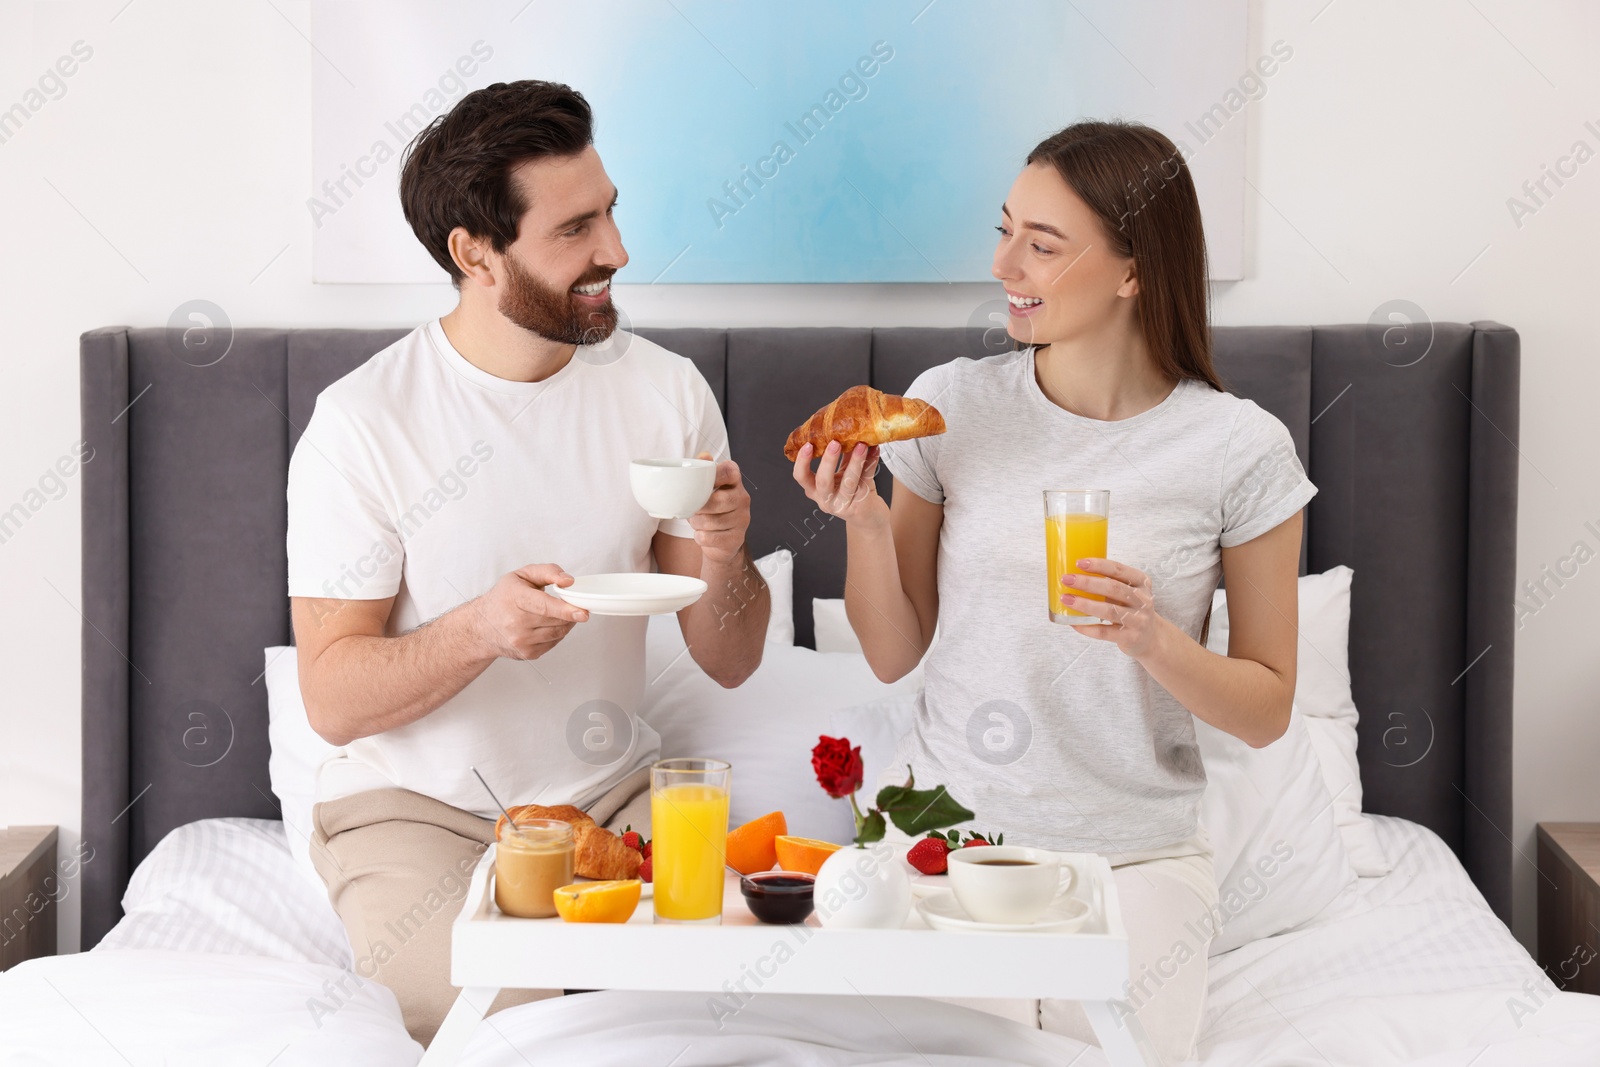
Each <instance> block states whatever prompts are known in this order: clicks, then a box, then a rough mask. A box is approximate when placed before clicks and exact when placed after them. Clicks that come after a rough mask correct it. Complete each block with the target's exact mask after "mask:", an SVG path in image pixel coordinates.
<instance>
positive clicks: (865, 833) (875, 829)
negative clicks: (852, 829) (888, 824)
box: [856, 811, 884, 845]
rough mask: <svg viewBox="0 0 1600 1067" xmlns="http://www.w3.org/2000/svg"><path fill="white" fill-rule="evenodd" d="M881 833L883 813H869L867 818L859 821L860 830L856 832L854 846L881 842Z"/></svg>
mask: <svg viewBox="0 0 1600 1067" xmlns="http://www.w3.org/2000/svg"><path fill="white" fill-rule="evenodd" d="M883 831H884V822H883V812H881V811H869V812H867V817H866V818H865V819H863V820H862V821H861V826H860V828H859V829H858V830H856V844H858V845H870V844H871V843H872V842H874V841H882V840H883Z"/></svg>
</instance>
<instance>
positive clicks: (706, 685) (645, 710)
mask: <svg viewBox="0 0 1600 1067" xmlns="http://www.w3.org/2000/svg"><path fill="white" fill-rule="evenodd" d="M683 653H684V644H683V635H682V634H681V633H680V631H679V629H678V624H677V620H676V619H674V618H672V617H671V616H670V615H658V616H655V617H654V618H652V619H651V620H650V625H649V628H648V630H647V631H646V637H645V680H646V681H647V682H648V683H649V685H648V686H647V688H646V689H645V695H644V702H643V704H642V705H641V707H640V709H639V718H640V719H642V720H643V721H644V722H646V723H648V724H649V725H650V726H651V727H652V728H654V729H655V731H656V733H658V734H660V735H661V755H662V756H663V757H664V758H671V757H674V756H714V757H716V758H717V759H724V760H727V761H728V762H729V763H731V764H733V789H732V796H731V797H730V811H729V816H728V822H729V825H730V826H739V825H742V824H744V823H746V822H749V821H750V820H751V819H754V818H756V817H757V816H759V815H764V814H766V813H767V812H769V811H782V812H783V813H784V816H785V819H786V821H787V822H788V825H789V832H790V833H791V834H797V835H799V836H801V837H815V838H819V839H821V840H824V841H837V842H840V843H841V844H843V843H846V842H848V841H850V840H851V839H852V837H853V836H854V834H855V820H854V819H853V818H852V816H851V814H850V804H849V802H847V801H844V800H835V799H833V798H832V797H830V796H828V794H826V793H824V792H823V791H822V787H821V786H820V785H818V784H817V779H816V776H815V775H814V774H813V773H812V770H811V749H812V748H813V747H815V746H816V743H817V738H819V737H821V736H822V735H823V734H830V735H831V734H832V730H833V712H834V711H835V710H837V709H839V708H846V707H850V706H851V705H854V704H862V703H866V702H868V701H872V700H879V699H882V698H884V697H885V696H888V695H890V694H893V693H895V692H897V691H899V692H904V691H908V690H909V691H910V692H912V693H915V687H913V686H908V685H907V683H906V681H905V680H904V679H902V680H901V681H900V682H897V683H895V684H894V685H885V684H884V683H882V682H880V681H878V679H877V678H876V677H874V676H873V673H872V668H870V667H868V666H867V661H866V658H865V657H863V656H861V655H859V654H849V653H824V652H814V651H812V650H811V649H809V648H804V647H800V646H786V645H776V644H769V645H767V646H766V648H765V649H764V650H763V652H762V660H761V666H760V667H758V668H756V671H755V673H754V674H752V675H751V676H750V677H749V678H748V679H746V680H745V683H744V684H743V685H741V686H739V687H738V688H737V689H724V688H723V687H722V686H720V685H718V684H717V683H716V682H714V681H712V680H711V679H710V678H708V677H706V674H705V672H704V671H702V670H701V669H700V667H699V666H698V665H697V664H696V663H695V662H694V660H693V659H692V658H691V657H689V656H687V655H684V654H683ZM834 736H836V735H834ZM867 788H868V790H869V791H870V789H871V780H870V779H869V780H868V782H867Z"/></svg>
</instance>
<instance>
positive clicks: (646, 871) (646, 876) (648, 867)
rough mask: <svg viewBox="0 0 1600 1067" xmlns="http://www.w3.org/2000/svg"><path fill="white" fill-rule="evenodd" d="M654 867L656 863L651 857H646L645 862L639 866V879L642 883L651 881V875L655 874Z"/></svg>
mask: <svg viewBox="0 0 1600 1067" xmlns="http://www.w3.org/2000/svg"><path fill="white" fill-rule="evenodd" d="M654 867H655V861H654V860H652V859H651V858H650V857H649V856H646V857H645V859H644V862H643V863H641V864H639V879H640V881H644V882H648V881H650V876H651V874H653V873H654Z"/></svg>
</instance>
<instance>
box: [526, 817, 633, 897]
mask: <svg viewBox="0 0 1600 1067" xmlns="http://www.w3.org/2000/svg"><path fill="white" fill-rule="evenodd" d="M507 810H509V811H510V813H511V817H512V818H514V819H516V820H518V821H519V822H520V821H521V820H523V819H559V820H560V821H561V822H564V823H570V824H571V825H572V843H573V849H572V872H573V873H574V874H576V875H577V876H578V877H580V878H595V879H599V880H601V881H607V880H612V879H621V878H637V877H638V876H639V864H641V863H642V862H644V857H643V856H642V855H640V854H639V850H638V849H636V848H629V847H628V846H627V845H625V844H623V843H622V838H620V837H618V836H617V835H616V834H614V833H612V832H611V831H610V830H607V829H606V828H605V827H603V826H597V825H595V821H594V820H593V819H591V818H589V815H588V813H587V812H585V811H584V810H583V809H582V808H575V807H573V806H572V805H571V804H557V805H556V806H554V807H546V806H545V805H543V804H518V805H515V806H514V807H511V808H509V809H507ZM505 827H506V817H505V816H504V815H502V816H500V818H499V819H497V820H495V824H494V836H495V840H497V841H498V840H499V839H500V835H501V833H503V832H504V830H505Z"/></svg>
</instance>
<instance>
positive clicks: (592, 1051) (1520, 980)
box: [0, 817, 1600, 1067]
mask: <svg viewBox="0 0 1600 1067" xmlns="http://www.w3.org/2000/svg"><path fill="white" fill-rule="evenodd" d="M1374 822H1375V823H1376V824H1377V828H1378V833H1379V835H1380V838H1381V840H1382V843H1383V846H1384V850H1385V852H1386V853H1387V854H1388V855H1389V856H1390V857H1391V858H1392V859H1393V860H1394V861H1395V869H1394V871H1393V873H1391V874H1389V875H1387V876H1385V877H1383V878H1374V879H1362V880H1361V881H1360V883H1359V884H1358V885H1357V886H1356V887H1355V888H1354V889H1353V890H1352V891H1351V892H1349V893H1347V894H1346V895H1345V896H1343V897H1341V898H1340V899H1338V900H1336V901H1335V902H1334V904H1333V905H1332V906H1330V907H1329V908H1328V909H1327V910H1326V911H1325V912H1324V913H1323V914H1322V915H1321V916H1319V918H1318V919H1317V920H1316V921H1315V922H1313V923H1311V924H1309V925H1308V926H1306V927H1303V928H1302V929H1300V930H1297V931H1293V932H1290V933H1287V934H1282V935H1279V936H1277V937H1272V938H1267V939H1264V940H1260V941H1255V942H1252V943H1250V944H1248V945H1245V946H1244V947H1242V948H1240V949H1237V950H1235V951H1233V952H1229V953H1225V954H1223V955H1220V956H1217V957H1215V958H1213V959H1212V960H1211V983H1210V992H1209V997H1208V1002H1207V1008H1206V1019H1205V1023H1204V1030H1203V1037H1202V1039H1201V1043H1200V1047H1199V1059H1198V1060H1197V1061H1196V1062H1199V1063H1204V1064H1208V1065H1241V1067H1242V1065H1247V1064H1249V1065H1262V1067H1269V1065H1270V1067H1295V1065H1302V1064H1304V1065H1308V1067H1328V1065H1333V1067H1344V1065H1346V1064H1349V1065H1360V1067H1384V1065H1399V1064H1410V1065H1417V1067H1423V1065H1425V1067H1446V1065H1453V1067H1510V1065H1517V1067H1522V1065H1527V1064H1553V1065H1557V1064H1560V1065H1564V1064H1571V1065H1573V1067H1577V1065H1585V1067H1589V1065H1595V1064H1600V998H1595V997H1588V996H1580V995H1577V994H1567V993H1557V992H1555V991H1554V990H1553V989H1552V988H1551V987H1550V986H1548V985H1546V984H1545V982H1544V978H1543V975H1542V973H1541V972H1540V970H1539V968H1538V967H1537V966H1536V965H1535V964H1534V963H1533V961H1532V960H1531V959H1529V957H1528V955H1527V954H1526V953H1525V952H1524V951H1523V950H1522V948H1521V947H1520V946H1519V945H1518V944H1517V942H1516V941H1515V940H1514V939H1513V938H1512V937H1511V935H1510V932H1509V931H1507V930H1506V928H1505V927H1504V926H1503V925H1502V924H1501V923H1500V922H1499V921H1498V920H1497V919H1495V918H1494V916H1493V915H1492V913H1490V912H1489V910H1488V908H1487V907H1486V906H1485V905H1484V903H1483V900H1482V897H1481V896H1480V895H1479V894H1478V892H1477V890H1476V889H1475V888H1474V887H1473V886H1472V885H1471V883H1470V882H1469V881H1468V879H1467V878H1466V875H1465V873H1464V872H1463V871H1462V870H1461V868H1460V865H1459V864H1458V863H1457V862H1456V860H1455V858H1454V856H1453V855H1452V854H1451V853H1450V851H1449V849H1448V848H1446V847H1445V845H1444V844H1443V843H1442V842H1441V841H1440V840H1439V839H1438V838H1437V837H1435V836H1434V835H1433V834H1431V833H1430V832H1428V831H1427V830H1424V829H1422V828H1421V827H1418V826H1415V825H1414V824H1411V823H1407V822H1404V821H1402V820H1399V819H1386V818H1381V817H1378V818H1375V819H1374ZM285 856H287V853H285ZM283 877H284V878H285V879H286V880H295V882H296V884H299V885H302V886H303V884H304V883H303V881H298V880H297V876H296V875H295V874H294V872H293V871H292V869H290V867H289V865H288V863H287V860H286V861H285V864H284V872H283ZM285 893H286V894H288V893H290V890H289V889H288V888H287V886H286V887H285ZM172 906H173V905H171V904H170V902H169V903H168V905H167V907H168V910H169V912H170V910H171V908H172ZM326 918H327V919H328V920H330V921H335V922H336V920H333V919H332V916H331V914H329V915H327V916H326ZM139 919H140V915H139V914H132V913H131V914H130V918H129V919H126V920H124V923H125V924H129V925H128V926H127V927H126V928H123V927H119V936H118V937H117V938H116V939H113V940H114V943H115V944H116V945H118V946H120V947H117V948H107V949H105V950H96V951H94V952H90V953H86V954H83V955H80V956H70V957H59V958H54V959H44V960H36V961H32V962H30V963H26V964H23V965H22V966H20V967H17V968H14V969H13V970H11V971H9V972H6V973H5V974H3V975H0V1064H6V1065H11V1064H73V1065H77V1064H88V1065H93V1064H134V1065H137V1067H144V1065H146V1064H149V1065H152V1067H154V1065H159V1064H172V1065H179V1064H234V1063H237V1064H250V1065H254V1067H267V1065H268V1064H271V1065H272V1067H283V1065H289V1064H352V1065H357V1067H361V1065H366V1064H412V1063H415V1062H416V1060H417V1059H418V1058H419V1057H420V1055H421V1050H420V1049H419V1048H418V1047H417V1045H416V1044H415V1043H414V1042H412V1041H411V1040H410V1039H409V1038H408V1037H407V1036H406V1034H405V1031H404V1030H403V1029H402V1028H401V1026H400V1021H399V1014H398V1011H397V1009H396V1007H395V1004H394V1000H393V998H392V997H391V996H390V995H389V994H388V992H387V990H385V989H383V988H382V987H381V986H378V985H376V984H375V983H368V984H367V985H366V986H365V987H363V988H361V989H359V990H354V991H353V992H343V991H338V987H339V984H340V983H339V980H340V979H341V978H342V977H343V975H344V972H343V971H342V970H341V969H340V968H339V967H338V966H336V965H331V964H330V963H328V962H326V961H325V960H321V959H319V958H318V954H319V953H325V947H323V948H319V947H317V946H316V945H315V944H313V945H311V946H309V947H308V948H307V950H306V951H305V953H303V954H302V955H301V956H300V958H297V959H271V958H266V957H263V956H260V955H245V954H242V953H241V952H238V951H230V949H241V948H242V949H244V950H245V951H250V950H251V949H250V946H252V945H258V944H260V943H261V938H260V937H256V938H253V939H251V938H242V939H240V941H239V943H238V944H232V943H230V942H228V941H226V940H224V939H223V938H222V935H221V934H213V935H211V940H210V942H209V943H207V944H205V945H203V946H200V945H190V946H188V947H189V949H190V950H188V951H173V950H170V949H151V948H145V947H141V944H140V943H141V941H142V940H148V939H149V938H150V937H153V936H155V935H154V933H151V934H148V935H147V934H146V933H144V932H143V931H144V930H145V929H149V930H151V931H155V930H156V929H157V927H156V926H154V925H151V926H148V927H141V926H140V925H139ZM168 919H169V920H170V915H169V916H168ZM168 925H170V922H169V923H168ZM162 936H170V935H166V934H164V935H162ZM323 940H324V942H325V940H326V939H325V938H324V939H323ZM195 949H203V950H195ZM254 951H260V950H259V949H255V950H254ZM284 954H285V955H294V953H293V952H285V953H284ZM343 984H344V986H345V987H346V989H349V983H348V982H346V983H343ZM330 989H331V990H335V992H332V993H330ZM329 1009H332V1010H329ZM462 1062H463V1063H465V1064H470V1065H472V1067H523V1065H524V1064H527V1063H529V1062H532V1063H540V1064H543V1063H554V1064H567V1063H581V1064H583V1065H585V1067H604V1065H610V1064H616V1065H627V1067H636V1065H639V1064H658V1065H661V1067H667V1065H671V1067H694V1065H707V1064H728V1065H734V1064H750V1063H763V1064H795V1065H800V1064H806V1065H812V1064H818V1065H820V1064H850V1065H856V1064H902V1063H903V1064H925V1065H934V1067H946V1065H954V1064H968V1063H1015V1064H1055V1065H1058V1067H1064V1065H1067V1064H1075V1065H1076V1067H1091V1065H1098V1064H1103V1063H1104V1062H1105V1060H1104V1058H1103V1056H1102V1055H1101V1053H1100V1050H1099V1049H1097V1048H1087V1049H1086V1048H1085V1047H1084V1046H1082V1045H1081V1044H1079V1043H1078V1042H1075V1041H1072V1040H1071V1039H1068V1038H1063V1037H1058V1036H1055V1035H1051V1034H1042V1033H1039V1032H1038V1031H1033V1030H1028V1029H1025V1028H1023V1027H1021V1026H1018V1025H1016V1024H1014V1023H1010V1022H1006V1021H1004V1020H1001V1019H999V1018H995V1017H992V1016H987V1015H982V1014H979V1013H976V1012H971V1011H967V1010H965V1009H959V1008H954V1007H951V1006H948V1005H943V1004H937V1003H933V1002H929V1001H923V1000H915V999H898V998H872V999H870V1000H868V999H866V998H857V997H852V998H818V997H794V996H785V997H764V998H757V999H756V1000H754V1001H753V1002H752V1003H751V1004H749V1005H748V1006H746V1007H745V1008H744V1009H743V1010H742V1011H741V1012H740V1013H739V1014H738V1015H737V1016H736V1017H734V1018H733V1019H732V1020H730V1021H728V1022H726V1023H725V1025H724V1026H723V1028H722V1029H720V1030H719V1029H718V1027H717V1024H716V1022H715V1021H714V1020H713V1018H712V1015H711V1013H710V1011H709V1010H708V1009H707V1007H706V1003H705V998H704V997H702V996H697V995H687V994H659V993H648V994H646V993H625V992H604V993H592V994H586V995H582V996H571V997H562V998H557V999H553V1000H544V1001H539V1002H536V1003H533V1004H527V1005H523V1006H521V1007H518V1008H513V1009H511V1010H509V1011H505V1012H502V1013H500V1014H498V1015H494V1016H491V1017H490V1018H489V1019H487V1020H485V1022H484V1024H483V1025H482V1026H480V1027H479V1029H478V1031H477V1033H476V1034H475V1035H474V1037H473V1041H472V1043H471V1045H470V1046H469V1048H468V1050H467V1053H466V1056H465V1057H464V1059H463V1061H462Z"/></svg>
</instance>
